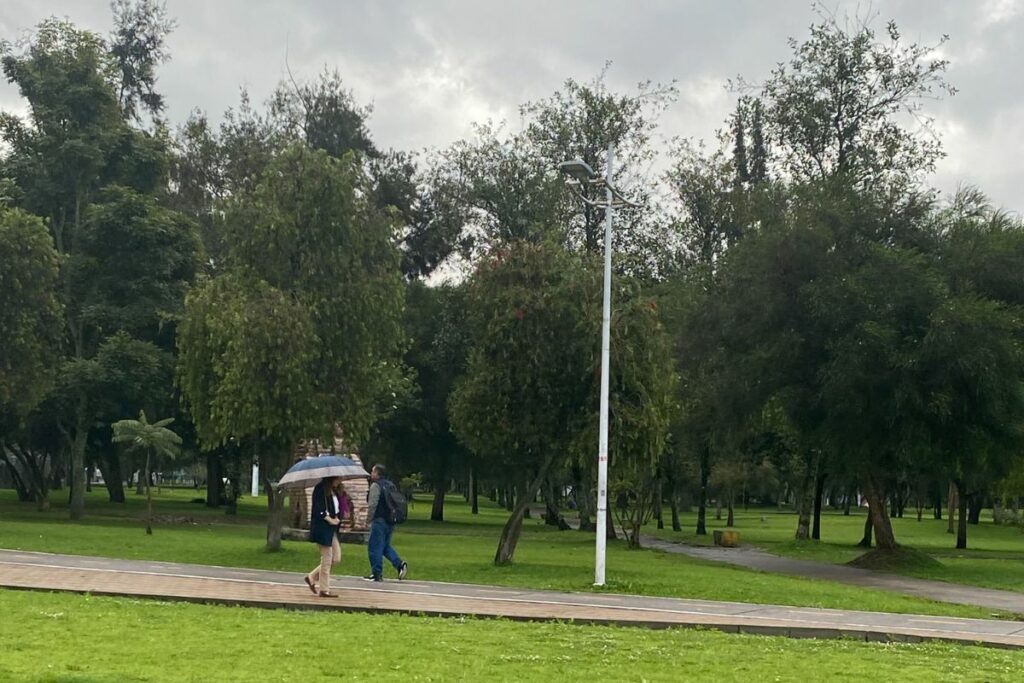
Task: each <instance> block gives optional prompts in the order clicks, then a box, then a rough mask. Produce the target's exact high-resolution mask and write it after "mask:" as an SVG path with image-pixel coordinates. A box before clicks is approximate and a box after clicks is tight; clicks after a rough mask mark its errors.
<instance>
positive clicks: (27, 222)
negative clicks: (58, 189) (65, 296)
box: [0, 203, 61, 415]
mask: <svg viewBox="0 0 1024 683" xmlns="http://www.w3.org/2000/svg"><path fill="white" fill-rule="evenodd" d="M58 267H59V256H58V255H57V252H56V250H54V248H53V239H52V238H51V237H50V235H49V233H48V232H47V230H46V226H45V225H44V224H43V221H42V220H40V219H39V218H38V217H36V216H33V215H31V214H29V213H27V212H25V211H22V210H20V209H11V208H7V207H5V206H4V205H3V204H2V203H0V338H2V339H3V340H4V342H3V345H0V410H2V411H6V410H11V411H13V412H16V413H18V414H22V415H23V414H25V413H27V412H28V411H29V410H31V409H32V408H34V407H35V406H36V404H38V402H39V401H40V400H42V398H43V397H44V396H45V395H46V392H47V390H48V389H49V386H50V384H51V383H52V381H53V368H54V365H55V361H56V360H57V358H58V357H59V354H58V352H57V347H58V346H59V343H60V339H61V335H60V332H59V330H60V316H61V308H60V302H59V300H58V298H57V284H58Z"/></svg>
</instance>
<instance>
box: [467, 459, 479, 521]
mask: <svg viewBox="0 0 1024 683" xmlns="http://www.w3.org/2000/svg"><path fill="white" fill-rule="evenodd" d="M479 486H480V485H479V482H477V480H476V472H474V471H473V470H470V471H469V504H470V512H471V514H474V515H479V514H480V492H479V490H478V489H479Z"/></svg>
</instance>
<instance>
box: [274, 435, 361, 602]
mask: <svg viewBox="0 0 1024 683" xmlns="http://www.w3.org/2000/svg"><path fill="white" fill-rule="evenodd" d="M369 476H370V475H369V473H368V472H367V471H366V470H364V469H363V467H362V465H361V464H360V463H358V462H356V461H354V460H352V459H351V458H346V457H343V456H340V455H333V454H326V453H322V454H320V455H318V456H316V457H307V458H303V459H302V460H300V461H298V462H297V463H295V464H294V465H292V466H291V468H290V469H289V470H288V471H287V472H285V474H284V476H283V477H281V481H279V482H277V488H278V490H279V491H282V492H287V491H302V492H303V495H304V492H305V491H306V490H308V488H309V486H310V485H311V484H312V483H313V482H319V483H317V485H316V486H315V487H314V488H313V498H312V501H311V504H310V508H311V510H310V514H309V540H310V541H312V542H314V543H316V544H317V545H319V546H320V565H319V566H318V567H316V568H315V569H314V570H313V571H311V572H310V573H309V574H307V575H306V577H305V581H306V585H307V586H309V590H311V591H313V593H314V594H317V593H319V595H320V596H321V597H324V598H333V597H335V595H334V593H331V565H332V564H336V563H338V562H340V561H341V546H340V545H339V544H338V526H339V525H340V524H341V517H342V513H343V511H344V510H345V508H343V507H341V502H342V496H340V495H339V492H340V491H341V486H342V482H344V481H347V480H352V479H368V478H369Z"/></svg>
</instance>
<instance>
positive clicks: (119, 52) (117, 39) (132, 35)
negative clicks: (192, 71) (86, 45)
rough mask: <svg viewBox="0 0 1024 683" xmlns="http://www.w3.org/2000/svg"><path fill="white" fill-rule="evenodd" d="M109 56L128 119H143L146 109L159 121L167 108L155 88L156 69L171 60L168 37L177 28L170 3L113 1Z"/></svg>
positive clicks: (141, 0) (111, 6)
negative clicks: (168, 9) (115, 68)
mask: <svg viewBox="0 0 1024 683" xmlns="http://www.w3.org/2000/svg"><path fill="white" fill-rule="evenodd" d="M110 9H111V11H112V12H113V15H114V30H113V31H112V32H111V36H110V48H109V49H110V55H111V56H112V57H113V58H114V63H115V65H116V67H117V99H118V102H119V103H120V105H121V109H122V110H123V111H124V115H125V117H126V118H128V119H130V120H132V121H136V122H140V121H141V119H142V113H143V111H145V112H146V113H148V114H149V115H150V116H151V117H152V118H153V120H154V122H158V121H159V118H160V115H161V114H162V113H163V110H164V98H163V95H161V94H160V93H158V92H157V91H156V80H157V73H156V72H157V68H158V67H159V66H160V65H161V64H163V63H164V62H166V61H167V60H168V59H170V54H169V53H168V52H167V47H166V43H167V36H169V35H170V33H171V32H172V31H173V30H174V28H175V22H174V20H173V19H171V18H170V17H168V16H167V6H166V5H165V4H164V3H163V2H157V0H113V1H112V2H111V3H110Z"/></svg>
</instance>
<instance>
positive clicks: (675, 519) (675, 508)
mask: <svg viewBox="0 0 1024 683" xmlns="http://www.w3.org/2000/svg"><path fill="white" fill-rule="evenodd" d="M669 504H670V505H671V507H672V531H682V530H683V525H682V524H680V523H679V496H678V495H676V492H675V491H672V495H671V496H670V497H669Z"/></svg>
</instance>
